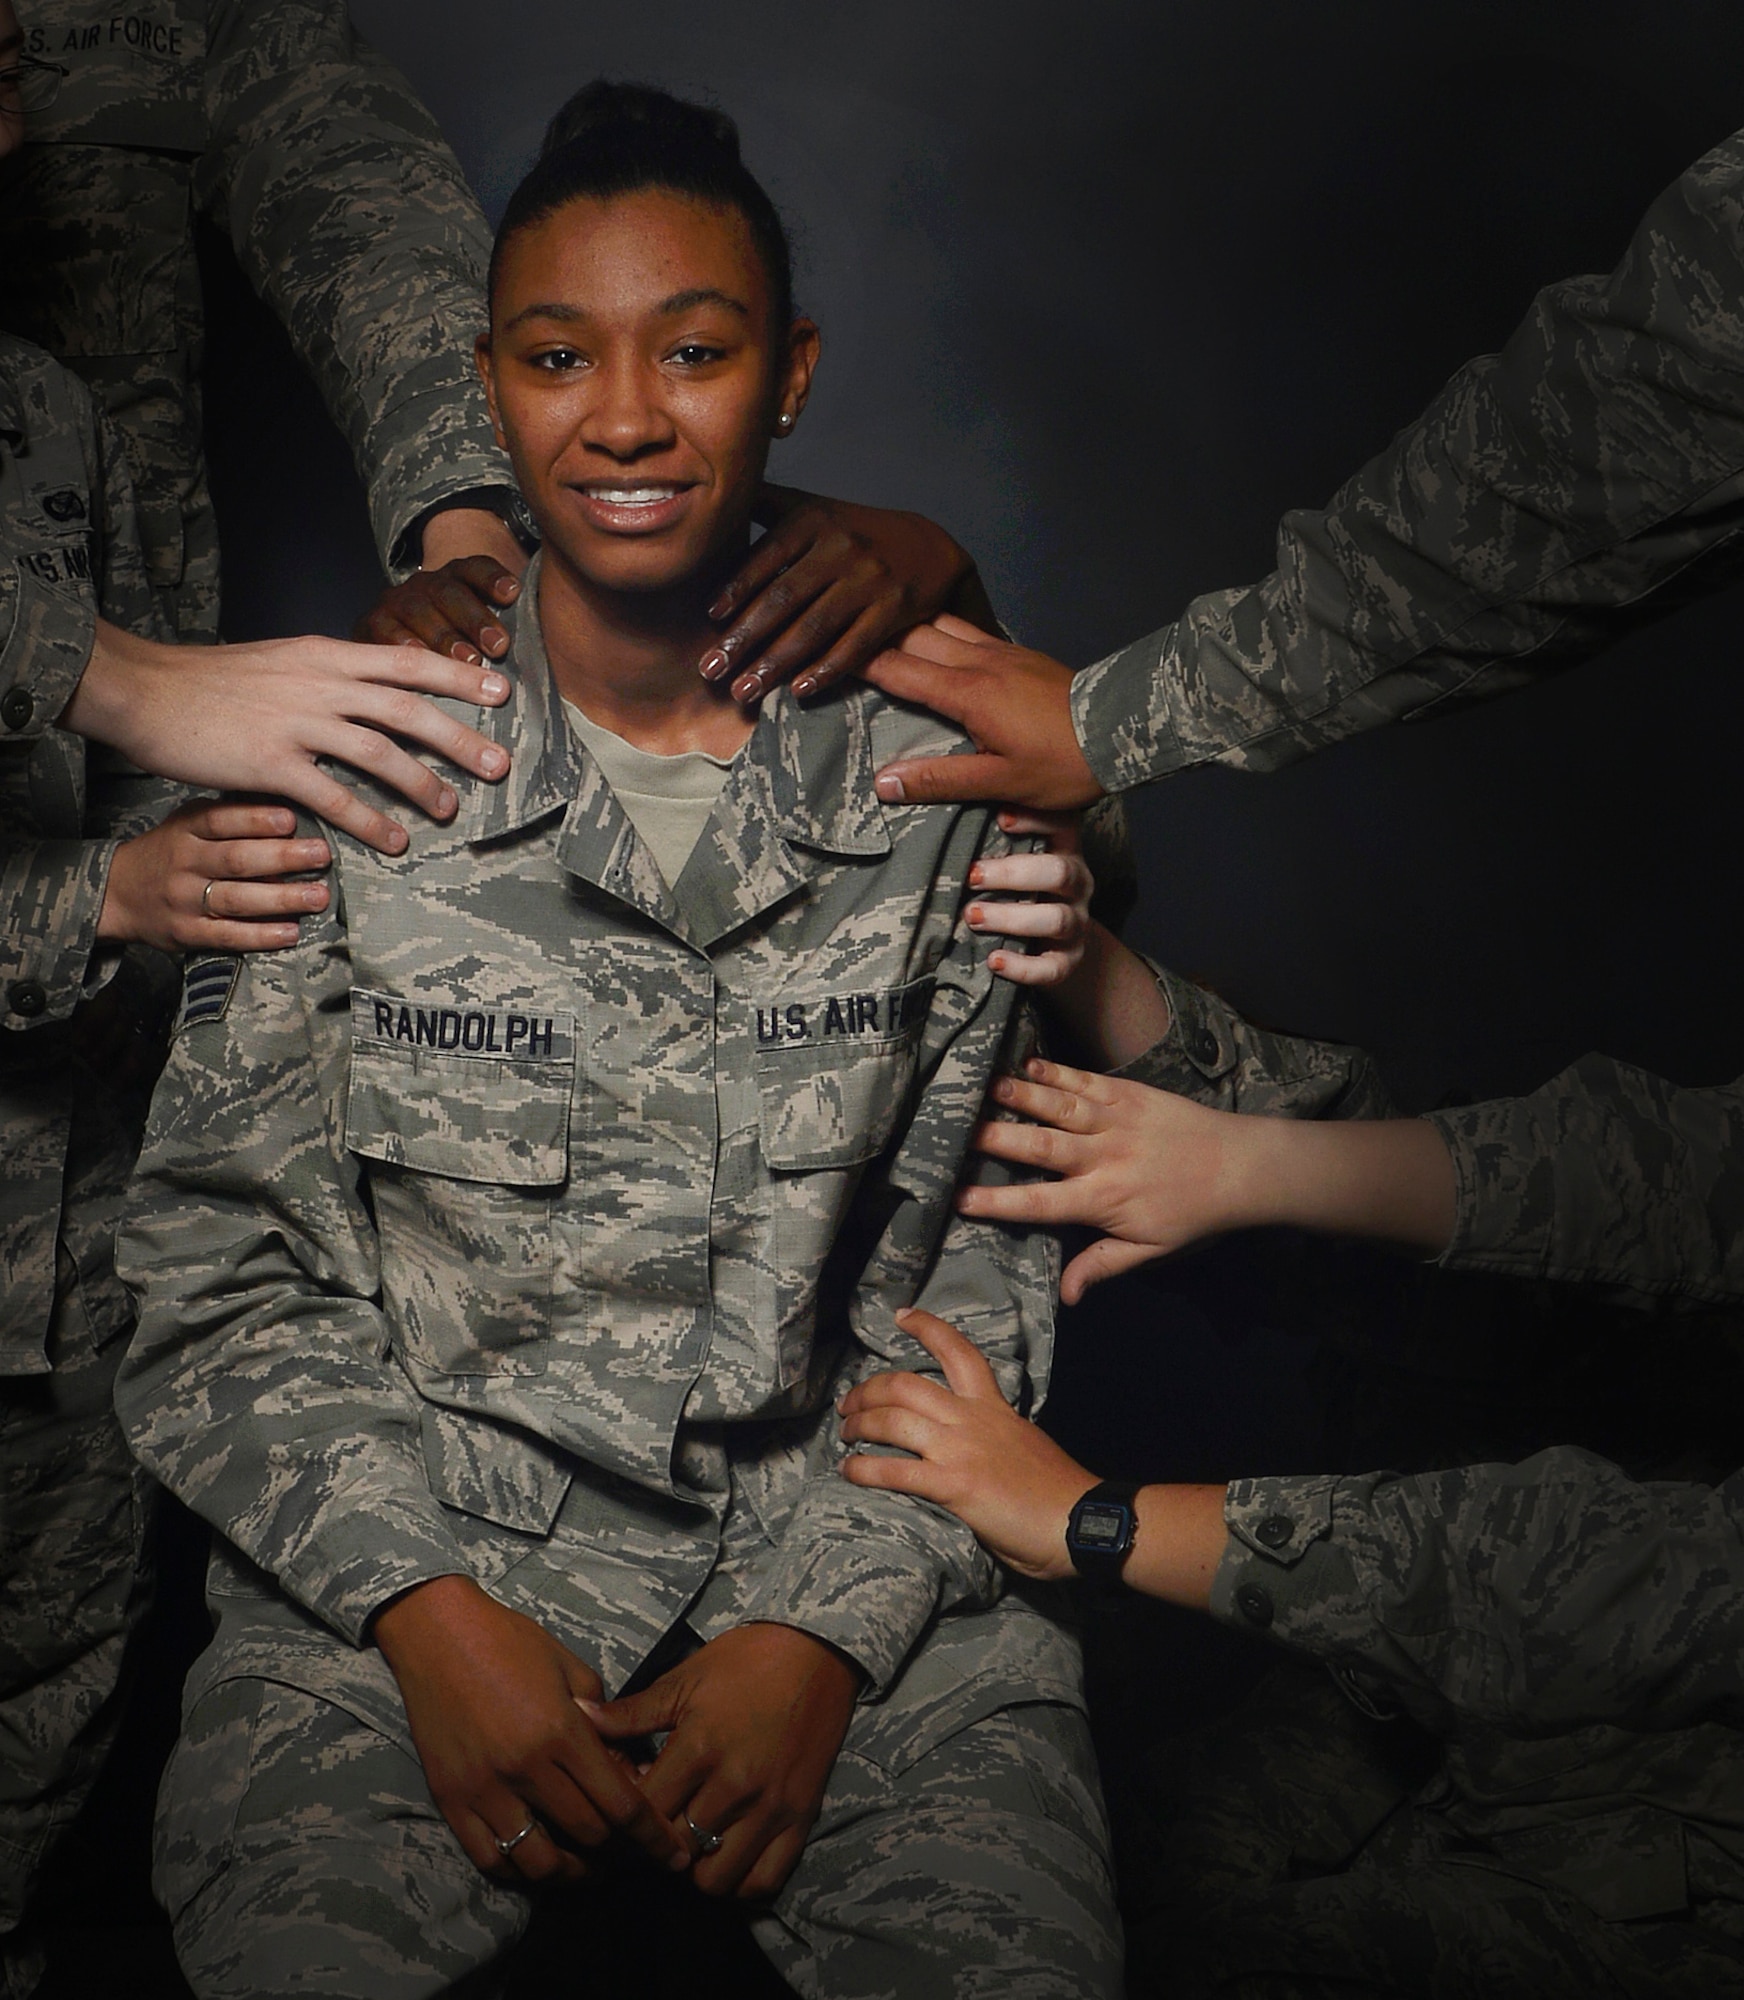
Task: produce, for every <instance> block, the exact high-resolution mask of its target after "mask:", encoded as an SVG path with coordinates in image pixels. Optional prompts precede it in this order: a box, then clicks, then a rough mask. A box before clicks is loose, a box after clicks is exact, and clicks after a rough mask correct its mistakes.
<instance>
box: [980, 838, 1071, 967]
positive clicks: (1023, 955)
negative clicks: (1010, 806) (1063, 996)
mask: <svg viewBox="0 0 1744 2000" xmlns="http://www.w3.org/2000/svg"><path fill="white" fill-rule="evenodd" d="M999 824H1000V825H1001V826H1002V827H1003V828H1004V829H1005V831H1006V832H1007V833H1010V834H1041V835H1044V836H1045V837H1046V839H1047V843H1048V844H1047V846H1046V847H1045V848H1041V849H1038V850H1037V851H1036V852H1035V853H1033V854H1007V855H1002V856H997V857H990V858H989V859H987V860H985V861H977V862H976V863H975V865H974V866H973V867H972V868H971V869H970V870H969V887H970V888H971V889H973V890H976V891H979V892H982V893H985V894H988V895H992V894H994V893H999V894H1002V895H1005V896H1008V897H1010V898H1011V899H1012V900H1010V901H1008V902H987V903H982V902H974V903H971V904H970V905H969V907H968V909H967V911H966V912H965V913H964V915H965V920H966V922H967V923H968V926H969V928H970V929H971V930H972V931H979V932H982V933H983V934H988V933H991V934H992V935H994V936H996V937H1009V938H1034V939H1037V940H1038V941H1040V942H1041V944H1042V947H1043V948H1042V949H1041V950H1039V951H1028V952H1025V951H994V952H989V953H988V955H987V966H988V970H989V971H992V972H996V973H998V974H999V976H1000V977H1001V978H1002V979H1009V980H1011V981H1012V983H1013V984H1014V985H1018V986H1039V987H1053V986H1059V985H1061V984H1062V983H1063V982H1064V981H1066V980H1068V979H1070V978H1071V976H1072V975H1073V973H1075V972H1076V971H1077V969H1078V967H1079V965H1080V963H1081V962H1082V960H1083V957H1084V947H1085V942H1086V940H1087V939H1088V937H1089V934H1090V898H1091V896H1092V895H1094V893H1095V890H1096V884H1095V881H1094V879H1093V878H1092V876H1091V874H1090V870H1089V868H1088V867H1087V866H1086V864H1085V861H1084V858H1083V855H1082V854H1081V853H1080V852H1079V848H1078V815H1077V814H1076V813H1023V812H1002V813H1001V814H1000V815H999Z"/></svg>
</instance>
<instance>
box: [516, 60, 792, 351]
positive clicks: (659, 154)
mask: <svg viewBox="0 0 1744 2000" xmlns="http://www.w3.org/2000/svg"><path fill="white" fill-rule="evenodd" d="M641 188H667V189H670V190H671V191H672V192H673V193H674V194H681V195H689V196H691V197H693V198H694V199H696V200H698V201H702V202H706V203H708V204H709V205H711V206H712V207H716V208H732V209H737V210H738V212H739V213H740V214H741V215H742V216H743V217H744V218H745V221H746V222H747V223H748V224H749V226H750V230H751V234H752V236H753V237H754V238H755V240H756V245H757V253H758V256H759V257H760V258H761V260H762V264H763V269H764V272H765V274H766V276H767V277H768V280H769V292H770V304H771V307H772V310H773V313H774V320H775V324H776V325H777V326H778V327H784V326H786V325H787V324H788V322H789V321H790V320H791V319H792V318H793V257H792V252H791V251H790V250H789V248H788V243H787V231H786V230H785V229H784V228H783V227H782V224H781V217H780V215H779V214H778V213H777V212H776V208H775V204H774V203H773V202H772V201H771V200H770V199H769V196H768V194H767V193H766V191H765V190H764V188H763V186H762V185H761V183H760V182H759V181H758V180H757V179H756V177H755V176H754V175H753V174H752V173H751V172H750V170H749V169H748V168H747V167H746V165H745V163H744V161H743V160H742V159H741V158H740V156H739V128H738V126H737V125H735V124H734V123H733V121H732V120H731V119H730V118H729V117H728V116H727V114H726V113H725V112H724V111H717V110H715V109H714V107H713V106H712V105H708V104H687V103H686V102H685V101H684V100H683V99H682V98H679V97H673V96H671V95H670V94H669V93H668V92H666V91H664V90H655V89H654V88H653V87H652V86H651V85H649V84H645V83H608V82H607V81H606V80H605V78H603V77H601V78H599V79H598V80H597V81H595V82H593V83H589V84H585V85H584V86H583V87H582V88H581V89H580V90H578V91H577V92H576V93H575V95H574V96H573V97H572V98H571V99H570V100H569V102H568V103H567V104H565V105H564V106H563V108H562V110H560V111H559V112H558V114H557V116H556V117H555V118H553V119H552V121H551V123H550V124H549V125H548V126H547V127H546V128H545V139H544V143H543V144H542V145H541V146H540V148H539V157H538V158H537V159H536V160H535V161H534V162H533V165H532V167H531V168H530V169H529V171H528V174H527V177H526V179H525V180H524V181H522V183H521V185H520V186H519V187H518V188H516V190H515V191H514V193H513V194H512V195H510V197H509V203H508V207H507V208H506V209H505V210H504V211H503V219H502V222H501V223H500V224H499V225H498V228H497V240H496V246H495V248H494V249H493V250H492V252H491V291H492V293H493V295H494V294H495V291H496V285H497V275H498V273H499V271H500V270H501V268H502V259H503V246H504V245H505V244H506V243H509V242H511V241H512V240H513V238H514V237H515V235H516V234H517V233H518V232H519V231H521V230H523V229H527V228H529V227H531V225H532V224H534V223H535V222H539V221H542V220H543V219H544V218H545V217H546V216H548V215H551V214H552V213H554V212H555V211H556V210H557V209H559V208H561V207H563V206H564V204H565V203H566V202H570V201H574V200H577V199H578V198H580V197H583V196H590V197H592V198H594V199H596V200H605V201H609V200H611V199H612V198H614V197H615V196H618V195H625V194H634V193H635V192H636V191H637V190H638V189H641Z"/></svg>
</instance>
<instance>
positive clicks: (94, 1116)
mask: <svg viewBox="0 0 1744 2000" xmlns="http://www.w3.org/2000/svg"><path fill="white" fill-rule="evenodd" d="M99 611H101V612H102V613H103V615H104V616H105V617H107V618H110V619H111V620H113V621H114V622H115V623H117V624H120V625H125V626H127V627H129V628H130V629H132V630H134V631H139V632H144V633H145V634H146V635H147V636H156V637H161V636H163V635H162V630H161V627H160V626H159V624H158V623H157V612H156V608H155V605H154V602H153V598H152V592H151V588H150V585H149V584H148V583H147V581H146V576H145V569H144V564H143V561H142V559H141V555H140V547H139V538H138V530H137V523H136V520H135V516H134V509H133V492H132V488H131V486H130V485H129V482H128V478H127V469H126V466H125V464H124V463H123V460H122V455H121V450H120V446H119V443H118V442H117V440H116V438H115V434H114V432H113V431H112V430H111V429H109V427H108V426H107V425H106V424H105V423H104V422H103V420H102V419H101V418H100V417H99V415H98V414H97V412H96V410H95V409H94V408H93V406H92V402H91V397H90V395H89V393H88V391H87V390H86V389H85V387H84V385H83V384H82V383H80V382H79V381H77V380H76V379H75V378H74V377H73V376H71V375H69V374H68V373H67V372H66V370H65V369H64V368H62V367H61V366H60V365H59V364H58V363H57V362H54V361H52V360H50V358H49V357H48V356H47V355H46V354H44V353H42V352H41V351H40V350H39V349H37V348H34V347H30V346H28V345H27V344H26V343H25V342H23V341H21V340H14V339H12V338H11V336H10V335H7V334H0V688H3V689H5V692H4V693H3V694H0V909H3V910H4V912H5V920H6V921H5V930H4V933H3V934H0V1162H3V1164H0V1271H3V1273H4V1299H5V1306H4V1311H3V1312H0V1376H4V1375H12V1374H39V1373H42V1372H44V1371H46V1369H47V1367H48V1361H47V1358H46V1357H45V1355H44V1352H43V1336H44V1333H45V1331H46V1328H47V1325H48V1318H49V1312H50V1309H51V1307H52V1305H53V1302H54V1288H55V1245H56V1241H57V1238H60V1237H64V1239H65V1241H66V1244H67V1247H68V1250H69V1252H70V1254H71V1255H72V1256H73V1257H74V1258H75V1260H76V1261H77V1263H78V1265H79V1268H80V1273H81V1275H82V1277H83V1279H84V1281H85V1286H86V1300H87V1304H88V1305H89V1306H90V1308H91V1310H92V1311H93V1312H94V1314H95V1316H96V1318H97V1320H98V1322H99V1324H98V1325H97V1326H96V1327H95V1328H94V1329H93V1330H94V1331H95V1332H96V1333H97V1335H98V1337H99V1339H101V1338H103V1337H105V1336H108V1335H113V1334H115V1333H118V1332H119V1331H120V1330H121V1329H122V1328H123V1327H125V1326H126V1325H127V1323H128V1321H129V1318H130V1317H131V1315H130V1312H129V1309H128V1302H127V1298H126V1295H125V1293H124V1292H123V1291H122V1289H121V1286H120V1285H119V1283H118V1282H117V1280H116V1278H115V1275H114V1267H113V1257H112V1253H111V1238H112V1235H113V1231H114V1224H115V1213H116V1206H117V1203H118V1200H119V1196H120V1192H121V1188H122V1186H123V1185H124V1184H125V1181H126V1177H127V1172H128V1169H129V1167H130V1166H131V1164H132V1160H133V1155H134V1152H135V1150H136V1148H137V1146H138V1142H139V1131H140V1127H141V1125H142V1123H143V1118H144V1102H143V1099H142V1098H140V1099H138V1100H137V1101H135V1100H134V1098H133V1095H132V1093H130V1091H129V1090H128V1088H127V1087H126V1085H125V1082H124V1080H123V1079H122V1078H121V1077H120V1076H119V1075H118V1074H117V1073H116V1071H115V1070H113V1069H112V1070H106V1071H105V1072H104V1073H103V1074H101V1075H99V1074H97V1073H95V1072H93V1071H91V1070H88V1069H86V1068H84V1067H83V1066H82V1064H81V1062H80V1053H81V1050H82V1049H83V1048H84V1047H85V1046H86V1045H87V1044H88V1042H89V1041H90V1038H91V1037H92V1036H93V1035H95V1034H97V1033H98V1032H99V1031H100V1028H99V1016H101V1015H111V1016H113V1015H115V1013H116V1011H117V1010H119V1009H123V1008H126V1009H129V1010H132V1012H133V1013H134V1016H135V1019H134V1021H133V1023H132V1025H134V1026H138V1025H141V1017H140V1013H139V1010H140V1009H141V1008H142V1007H144V1006H146V1004H147V1000H148V996H149V995H150V994H151V993H152V992H153V991H157V992H160V993H161V992H164V991H167V990H169V989H173V983H174V969H173V968H172V967H171V965H170V963H169V961H168V960H167V959H163V958H161V957H159V955H158V954H157V953H155V952H150V953H148V952H143V951H138V952H136V951H129V952H128V953H126V954H125V955H124V954H123V953H121V952H120V951H118V950H115V949H113V948H112V947H107V946H105V947H99V946H98V945H97V941H96V939H97V919H98V916H99V915H100V914H101V911H102V908H103V893H104V887H105V884H106V883H107V881H108V876H109V862H110V858H111V856H112V855H113V854H114V852H115V848H116V844H117V842H118V841H120V840H123V839H125V838H127V837H128V836H129V835H131V834H135V833H143V832H144V831H145V830H146V829H147V828H149V827H151V826H154V825H155V824H156V823H157V821H158V820H160V819H161V818H162V817H163V815H164V813H165V812H166V811H168V809H169V807H170V806H171V805H172V804H173V803H174V802H175V801H176V800H177V799H178V798H180V797H182V796H183V794H182V793H181V792H180V790H179V789H178V788H177V787H175V786H172V785H166V784H163V783H160V782H159V781H158V780H156V779H148V778H144V777H142V776H141V775H140V774H139V773H138V772H136V771H134V770H133V769H132V767H131V766H128V765H125V764H123V763H122V762H121V760H120V759H119V758H116V757H115V756H113V755H112V754H111V753H109V752H107V751H103V750H99V749H94V748H91V749H88V748H87V746H86V745H85V744H84V743H83V742H82V741H81V740H80V739H79V738H78V737H76V736H72V735H69V734H68V733H67V732H66V731H65V730H61V729H57V728H55V727H54V726H53V722H54V717H55V716H57V715H58V714H59V713H60V711H61V710H62V708H64V707H65V705H66V702H67V700H68V698H69V697H70V695H71V693H72V690H73V688H74V687H75V686H76V685H77V682H78V678H79V675H80V674H81V673H83V671H84V668H85V662H86V660H87V658H88V657H89V654H90V648H91V638H92V634H93V631H94V630H95V626H96V619H97V614H98V612H99ZM33 685H34V686H36V687H38V688H39V689H53V690H54V692H53V693H52V694H51V695H50V696H49V699H48V700H47V701H41V702H39V701H38V700H36V699H33V698H32V697H31V696H30V695H29V694H28V693H27V692H26V689H27V688H28V687H30V686H33ZM119 1067H122V1066H120V1065H118V1066H117V1068H119ZM69 1163H70V1164H69Z"/></svg>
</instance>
